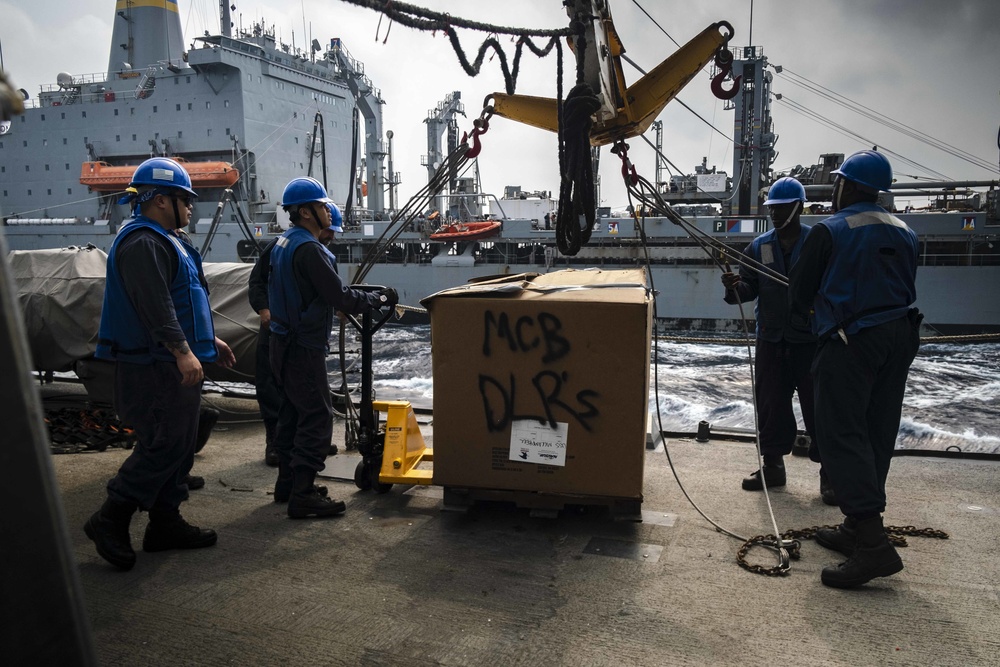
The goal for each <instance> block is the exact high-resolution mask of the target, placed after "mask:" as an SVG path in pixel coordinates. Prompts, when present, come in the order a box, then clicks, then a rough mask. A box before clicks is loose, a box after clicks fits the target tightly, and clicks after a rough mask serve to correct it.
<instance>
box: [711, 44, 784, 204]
mask: <svg viewBox="0 0 1000 667" xmlns="http://www.w3.org/2000/svg"><path fill="white" fill-rule="evenodd" d="M733 54H734V55H735V56H736V58H735V59H734V60H733V74H732V75H733V78H734V79H735V78H737V77H739V76H741V75H742V77H743V78H742V79H741V82H740V85H739V88H738V91H739V92H737V94H736V97H735V98H733V100H732V101H726V104H725V107H724V108H726V109H735V111H736V117H735V119H734V122H733V142H734V144H735V147H734V149H733V186H732V188H733V191H734V192H735V194H736V196H735V197H734V198H733V202H734V203H733V204H731V206H732V207H733V208H732V210H731V211H729V212H728V214H730V215H734V214H738V215H748V216H754V215H760V214H761V211H760V201H759V193H760V190H761V188H762V187H763V186H764V185H766V184H770V183H771V181H772V174H771V165H772V164H773V163H774V158H775V157H777V153H776V152H775V150H774V144H775V142H776V141H777V137H776V136H775V134H774V130H773V125H772V121H771V78H772V75H771V73H770V72H768V71H767V58H766V57H765V56H764V50H763V49H762V48H761V47H757V46H744V47H742V48H740V47H737V48H734V49H733ZM724 213H725V211H724Z"/></svg>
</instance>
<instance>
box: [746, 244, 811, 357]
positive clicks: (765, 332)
mask: <svg viewBox="0 0 1000 667" xmlns="http://www.w3.org/2000/svg"><path fill="white" fill-rule="evenodd" d="M801 229H802V231H801V232H800V233H799V238H798V240H796V241H795V245H794V246H793V247H792V252H791V264H794V263H795V262H796V261H798V258H799V253H800V252H801V250H802V244H803V243H805V240H806V237H807V236H809V231H810V230H811V229H812V227H810V226H809V225H801ZM746 254H747V255H749V256H750V257H753V258H754V259H755V260H757V261H758V262H760V263H761V264H763V265H764V266H766V267H767V268H769V269H771V270H772V271H776V272H778V273H780V274H781V275H783V276H786V277H787V276H788V272H789V270H791V268H792V267H791V265H789V266H785V255H784V253H783V252H782V250H781V242H780V241H779V240H778V232H777V231H775V230H774V229H772V230H770V231H768V232H765V233H763V234H761V235H760V236H758V237H757V238H755V239H754V240H753V241H751V242H750V246H749V247H748V248H747V252H746ZM743 271H744V270H743V269H741V273H742V272H743ZM752 271H753V269H749V268H748V269H746V272H747V273H750V272H752ZM755 278H756V285H757V303H756V304H755V305H754V317H755V319H756V320H757V338H759V339H760V340H766V341H768V342H771V343H778V342H780V341H781V340H782V339H788V340H789V341H790V342H793V343H808V342H815V339H814V338H813V337H812V335H810V334H809V333H808V332H805V331H801V332H800V331H797V330H794V329H792V328H791V327H789V325H788V288H787V287H786V286H785V285H783V284H781V283H779V282H777V281H775V280H772V279H771V278H769V277H767V276H766V275H763V274H755Z"/></svg>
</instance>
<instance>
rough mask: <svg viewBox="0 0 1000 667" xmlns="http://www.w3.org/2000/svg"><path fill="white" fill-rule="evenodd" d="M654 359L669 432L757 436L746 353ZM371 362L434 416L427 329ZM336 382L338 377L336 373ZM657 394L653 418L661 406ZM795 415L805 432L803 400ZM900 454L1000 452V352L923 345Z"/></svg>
mask: <svg viewBox="0 0 1000 667" xmlns="http://www.w3.org/2000/svg"><path fill="white" fill-rule="evenodd" d="M685 335H690V336H692V337H700V338H709V337H718V336H719V335H718V334H707V333H697V332H689V333H686V334H685ZM656 352H657V356H656V360H657V363H656V364H654V365H653V367H652V368H651V369H650V376H651V377H655V383H656V388H657V389H658V395H659V403H658V405H659V410H660V419H661V420H662V423H663V428H664V429H665V430H668V431H690V432H694V431H696V430H697V427H698V423H699V422H700V421H703V420H704V421H707V422H709V423H710V424H712V425H713V426H716V427H728V428H745V429H752V428H753V423H754V419H753V401H752V396H751V391H750V388H751V382H750V371H749V365H748V364H749V361H748V356H747V348H746V346H745V345H744V346H736V345H731V344H730V345H721V344H713V343H687V342H675V341H663V340H661V341H658V342H657V345H656ZM373 356H374V359H373V370H374V376H375V391H376V395H377V397H378V398H379V399H382V400H408V401H410V402H411V403H412V404H413V405H414V406H416V407H420V408H428V409H429V408H431V407H432V404H433V396H434V382H433V373H432V364H431V345H430V327H429V326H405V327H403V326H391V325H387V326H385V327H383V328H382V329H381V330H380V331H379V332H378V333H376V335H375V340H374V355H373ZM334 364H335V362H334V361H331V368H333V367H334ZM336 365H337V367H338V368H339V364H336ZM654 372H655V376H654ZM331 376H332V377H339V371H335V372H332V373H331ZM351 381H352V383H353V382H356V378H354V379H352V380H351ZM338 382H339V380H338ZM650 389H651V390H650V403H649V409H650V410H651V411H652V410H655V409H656V407H657V402H656V396H655V394H654V392H653V388H652V387H651V388H650ZM795 410H796V414H797V415H798V416H799V419H800V421H799V424H800V427H801V415H800V414H799V410H798V405H797V401H796V405H795ZM896 447H897V448H899V449H923V450H945V449H952V450H955V449H958V450H960V451H964V452H986V453H994V454H998V453H1000V344H998V343H977V344H933V343H925V344H924V345H922V346H921V349H920V352H919V354H918V355H917V358H916V360H915V361H914V363H913V366H912V367H911V369H910V376H909V380H908V382H907V391H906V396H905V398H904V403H903V418H902V422H901V424H900V430H899V439H898V441H897V443H896Z"/></svg>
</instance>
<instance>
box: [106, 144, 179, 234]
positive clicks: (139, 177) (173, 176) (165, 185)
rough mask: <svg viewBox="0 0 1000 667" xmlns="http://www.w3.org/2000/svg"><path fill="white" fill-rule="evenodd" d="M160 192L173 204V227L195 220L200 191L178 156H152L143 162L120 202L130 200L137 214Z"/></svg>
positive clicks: (128, 201)
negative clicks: (172, 158) (193, 187)
mask: <svg viewBox="0 0 1000 667" xmlns="http://www.w3.org/2000/svg"><path fill="white" fill-rule="evenodd" d="M157 195H160V196H163V197H165V198H169V199H170V200H171V203H172V208H173V229H183V228H184V227H187V226H188V224H189V223H190V222H191V207H192V206H193V204H194V200H195V199H197V198H198V193H197V192H195V191H194V190H193V189H192V187H191V176H189V175H188V173H187V170H186V169H185V168H184V167H182V166H181V165H180V163H178V162H177V161H175V160H171V159H170V158H165V157H155V158H150V159H148V160H146V161H145V162H143V163H142V164H140V165H139V166H138V167H137V168H136V170H135V173H134V174H132V181H131V182H130V183H129V186H128V188H126V190H125V194H124V196H122V197H121V198H120V199H119V200H118V203H119V204H129V205H130V206H131V207H132V214H133V215H135V214H136V213H137V212H138V211H139V209H140V208H141V206H142V205H143V204H145V203H146V202H148V201H152V199H153V198H154V197H156V196H157Z"/></svg>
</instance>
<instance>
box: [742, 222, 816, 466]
mask: <svg viewBox="0 0 1000 667" xmlns="http://www.w3.org/2000/svg"><path fill="white" fill-rule="evenodd" d="M801 229H802V231H801V233H800V235H799V238H798V240H797V241H796V242H795V245H794V246H793V247H792V250H791V252H790V253H787V254H786V253H784V252H783V251H782V248H781V243H780V242H779V240H778V234H777V232H776V231H775V230H773V229H772V230H770V231H768V232H765V233H764V234H761V235H760V236H758V237H757V238H755V239H754V240H753V241H752V242H751V243H750V245H749V247H748V248H747V249H746V251H745V252H746V254H747V255H748V256H750V257H752V258H753V259H755V260H756V261H758V262H760V263H761V264H764V265H765V266H767V267H768V268H770V269H772V270H774V271H776V272H778V273H780V274H781V275H783V276H787V275H788V273H789V269H790V268H791V266H792V264H794V263H795V262H796V261H798V260H799V254H800V252H801V250H802V245H803V243H804V242H805V239H806V237H807V236H808V235H809V232H810V229H811V228H810V227H809V226H808V225H802V226H801ZM754 299H756V300H757V303H756V304H755V306H754V315H755V317H756V320H757V343H756V354H755V355H754V357H755V358H754V377H755V379H756V384H755V386H754V392H755V396H756V398H757V413H758V419H759V428H760V451H761V455H762V456H764V457H772V456H785V455H787V454H789V453H791V451H792V445H794V444H795V438H796V436H797V434H798V423H797V422H796V419H795V413H794V412H793V411H792V396H793V395H794V394H795V392H796V391H798V394H799V405H800V407H801V408H802V421H803V422H804V424H805V428H806V433H808V434H809V437H810V440H811V441H812V442H811V444H810V446H809V457H810V458H811V459H812V460H813V461H816V462H817V463H818V462H819V460H820V457H819V449H818V448H817V445H816V430H815V422H814V419H813V382H812V376H811V375H810V367H811V365H812V361H813V356H814V354H815V353H816V336H815V335H814V334H813V333H812V332H811V331H810V330H809V328H808V326H805V325H803V326H801V327H794V326H792V325H791V323H790V322H789V317H788V289H787V288H786V287H785V286H784V285H782V284H780V283H777V282H775V281H774V280H771V279H770V278H768V277H767V276H761V275H760V274H759V273H758V272H757V271H754V270H752V269H741V271H740V282H738V283H736V285H735V287H733V288H731V289H727V290H726V295H725V301H726V303H732V304H736V303H742V302H746V301H752V300H754Z"/></svg>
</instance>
